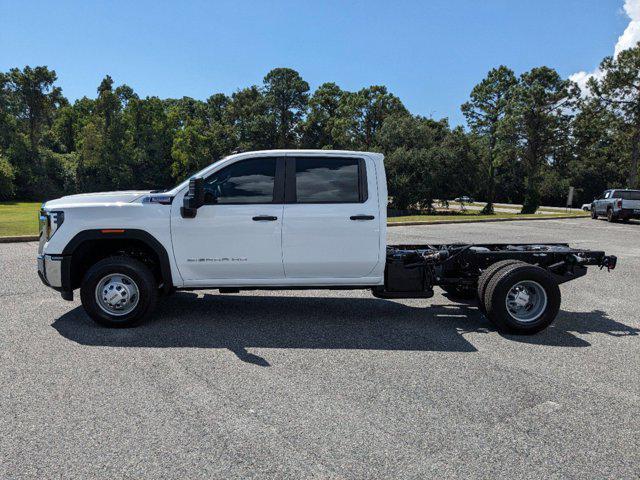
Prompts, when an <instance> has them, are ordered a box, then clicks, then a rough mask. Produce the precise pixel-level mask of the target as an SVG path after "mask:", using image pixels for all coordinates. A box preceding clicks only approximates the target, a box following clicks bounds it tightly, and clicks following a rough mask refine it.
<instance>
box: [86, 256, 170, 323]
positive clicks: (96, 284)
mask: <svg viewBox="0 0 640 480" xmlns="http://www.w3.org/2000/svg"><path fill="white" fill-rule="evenodd" d="M157 298H158V287H157V285H156V280H155V278H154V276H153V273H152V272H151V270H150V269H149V268H148V267H147V266H146V265H145V264H144V263H142V262H140V261H138V260H136V259H133V258H130V257H126V256H117V257H109V258H105V259H103V260H100V261H99V262H97V263H96V264H95V265H93V266H92V267H91V268H89V270H88V271H87V273H86V274H85V276H84V280H83V281H82V286H81V287H80V299H81V300H82V306H83V307H84V309H85V311H86V312H87V313H88V314H89V316H90V317H91V318H92V319H93V320H94V321H95V322H97V323H99V324H101V325H104V326H107V327H131V326H134V325H136V324H138V323H139V322H141V321H142V320H143V319H144V318H146V317H147V316H148V315H149V314H151V312H152V311H153V309H154V308H155V305H156V301H157Z"/></svg>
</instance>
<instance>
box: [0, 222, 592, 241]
mask: <svg viewBox="0 0 640 480" xmlns="http://www.w3.org/2000/svg"><path fill="white" fill-rule="evenodd" d="M541 217H542V218H483V219H479V220H471V219H470V220H435V221H433V222H421V221H415V222H387V227H410V226H413V225H446V224H450V223H491V222H528V221H536V220H563V219H569V218H589V217H588V216H584V217H576V216H575V215H563V216H560V217H551V218H544V216H542V215H541ZM38 240H39V237H38V236H37V235H20V236H16V237H0V243H18V242H37V241H38Z"/></svg>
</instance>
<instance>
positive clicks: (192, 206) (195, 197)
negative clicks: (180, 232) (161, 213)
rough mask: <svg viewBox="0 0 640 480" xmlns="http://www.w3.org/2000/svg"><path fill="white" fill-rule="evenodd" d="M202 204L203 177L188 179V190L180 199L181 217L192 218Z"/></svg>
mask: <svg viewBox="0 0 640 480" xmlns="http://www.w3.org/2000/svg"><path fill="white" fill-rule="evenodd" d="M202 205H204V179H203V178H192V179H191V180H189V191H188V192H187V194H186V195H185V196H184V199H183V200H182V208H181V209H180V215H182V218H194V217H195V216H196V213H197V212H198V208H200V207H201V206H202Z"/></svg>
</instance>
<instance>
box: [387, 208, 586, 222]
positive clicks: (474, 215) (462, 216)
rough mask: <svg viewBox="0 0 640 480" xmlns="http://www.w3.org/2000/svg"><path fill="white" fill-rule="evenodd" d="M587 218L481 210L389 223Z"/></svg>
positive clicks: (575, 214)
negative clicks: (484, 213)
mask: <svg viewBox="0 0 640 480" xmlns="http://www.w3.org/2000/svg"><path fill="white" fill-rule="evenodd" d="M565 216H570V217H576V218H580V217H587V216H589V214H588V213H587V212H571V213H567V214H564V213H549V214H544V215H543V214H535V213H534V214H527V215H522V214H520V213H502V212H497V213H496V214H495V215H480V211H479V210H475V211H473V210H466V211H465V212H462V213H457V214H449V215H410V216H407V217H389V218H388V219H387V222H388V223H396V222H438V221H442V220H447V221H451V222H473V221H476V220H485V219H489V218H517V219H519V220H520V219H522V220H526V219H528V218H545V219H553V218H556V217H565Z"/></svg>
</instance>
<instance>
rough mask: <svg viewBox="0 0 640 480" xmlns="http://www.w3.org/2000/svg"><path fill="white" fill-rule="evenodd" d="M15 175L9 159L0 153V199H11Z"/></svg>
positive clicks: (13, 191) (13, 193) (13, 192)
mask: <svg viewBox="0 0 640 480" xmlns="http://www.w3.org/2000/svg"><path fill="white" fill-rule="evenodd" d="M14 179H15V175H14V173H13V167H12V166H11V164H10V163H9V160H7V159H6V158H4V157H3V156H2V155H0V200H11V199H12V198H13V196H14V195H15V186H14V184H13V181H14Z"/></svg>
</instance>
